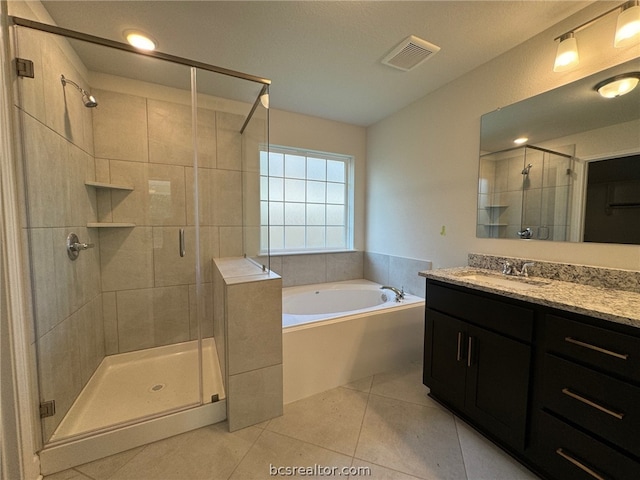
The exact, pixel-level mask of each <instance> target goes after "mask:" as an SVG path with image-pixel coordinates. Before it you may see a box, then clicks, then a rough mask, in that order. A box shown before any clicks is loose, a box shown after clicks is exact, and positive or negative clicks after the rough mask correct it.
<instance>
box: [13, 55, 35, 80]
mask: <svg viewBox="0 0 640 480" xmlns="http://www.w3.org/2000/svg"><path fill="white" fill-rule="evenodd" d="M16 73H17V74H18V76H19V77H27V78H33V62H32V61H31V60H27V59H26V58H16Z"/></svg>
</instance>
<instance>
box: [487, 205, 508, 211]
mask: <svg viewBox="0 0 640 480" xmlns="http://www.w3.org/2000/svg"><path fill="white" fill-rule="evenodd" d="M508 206H509V205H485V206H484V208H486V209H487V210H488V209H490V208H507V207H508Z"/></svg>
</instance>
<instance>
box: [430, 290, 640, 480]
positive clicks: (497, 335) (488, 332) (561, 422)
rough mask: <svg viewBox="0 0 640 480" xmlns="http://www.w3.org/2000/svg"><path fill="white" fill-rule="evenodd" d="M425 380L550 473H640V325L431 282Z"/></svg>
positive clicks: (559, 477) (560, 479)
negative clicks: (636, 326)
mask: <svg viewBox="0 0 640 480" xmlns="http://www.w3.org/2000/svg"><path fill="white" fill-rule="evenodd" d="M425 322H426V323H425V350H424V379H423V380H424V384H425V385H427V386H428V387H429V388H430V390H431V395H432V396H433V397H435V398H436V399H438V400H439V401H440V402H442V403H443V404H445V405H446V406H448V407H449V408H451V409H452V410H453V411H454V412H456V413H458V414H459V415H460V416H462V417H463V418H465V419H466V420H467V421H469V422H470V423H472V424H473V425H475V426H476V427H477V428H478V429H479V430H481V431H483V432H484V433H485V434H487V435H488V436H489V437H491V438H493V439H494V441H496V443H498V444H499V445H501V446H502V447H503V448H505V449H506V450H508V451H509V452H510V453H512V454H513V455H514V456H515V457H517V458H519V459H520V460H521V461H522V462H523V463H524V464H526V465H528V466H529V467H530V468H532V469H533V470H535V471H536V472H537V473H539V474H541V475H542V476H543V477H544V478H550V479H555V480H565V479H571V480H573V479H576V480H580V479H590V480H594V479H600V480H603V479H604V480H626V479H629V480H631V479H639V478H640V329H637V328H633V327H631V326H626V325H620V324H616V323H613V322H606V321H603V320H599V319H595V318H591V317H586V316H581V315H577V314H573V313H569V312H563V311H559V310H555V309H551V308H548V307H544V306H541V305H536V304H533V303H531V304H530V303H528V302H522V301H517V300H513V299H510V298H508V297H504V296H501V295H494V294H490V293H486V292H481V291H477V290H473V289H470V288H465V287H461V286H457V285H450V284H447V283H444V282H439V281H436V280H431V279H429V280H427V299H426V312H425Z"/></svg>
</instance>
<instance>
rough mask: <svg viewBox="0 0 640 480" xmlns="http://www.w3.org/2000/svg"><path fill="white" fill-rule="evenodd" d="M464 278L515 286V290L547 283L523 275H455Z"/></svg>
mask: <svg viewBox="0 0 640 480" xmlns="http://www.w3.org/2000/svg"><path fill="white" fill-rule="evenodd" d="M457 276H458V277H460V278H463V279H465V280H471V281H474V282H478V283H483V284H486V285H494V286H497V287H506V288H515V289H517V290H530V289H532V288H538V287H542V286H544V285H549V282H545V281H542V280H533V279H530V278H525V277H507V276H502V277H499V276H496V275H489V274H484V273H477V272H467V273H461V274H460V275H457Z"/></svg>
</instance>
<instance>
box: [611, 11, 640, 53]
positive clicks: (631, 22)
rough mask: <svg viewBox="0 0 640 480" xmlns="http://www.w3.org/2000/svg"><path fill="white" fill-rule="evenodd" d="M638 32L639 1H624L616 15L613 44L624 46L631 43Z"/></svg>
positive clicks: (639, 18) (639, 20)
mask: <svg viewBox="0 0 640 480" xmlns="http://www.w3.org/2000/svg"><path fill="white" fill-rule="evenodd" d="M638 34H640V2H638V0H635V1H632V2H626V3H625V4H624V5H622V10H621V12H620V14H619V15H618V22H617V24H616V37H615V40H614V42H613V45H614V46H615V47H624V46H625V45H628V44H630V43H632V42H633V41H634V37H637V36H638Z"/></svg>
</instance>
